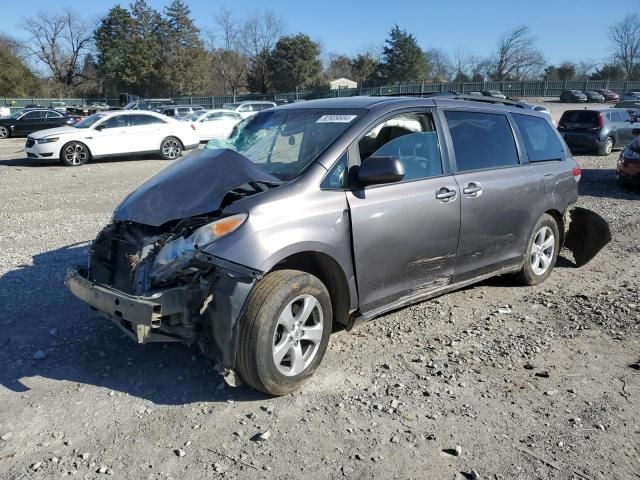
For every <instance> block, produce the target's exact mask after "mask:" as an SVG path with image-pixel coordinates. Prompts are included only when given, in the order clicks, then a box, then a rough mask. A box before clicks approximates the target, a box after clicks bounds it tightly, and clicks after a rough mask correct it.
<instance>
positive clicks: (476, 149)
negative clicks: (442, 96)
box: [444, 111, 519, 172]
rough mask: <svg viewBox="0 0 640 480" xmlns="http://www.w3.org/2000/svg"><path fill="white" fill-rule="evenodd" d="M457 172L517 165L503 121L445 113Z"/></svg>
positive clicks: (480, 115)
mask: <svg viewBox="0 0 640 480" xmlns="http://www.w3.org/2000/svg"><path fill="white" fill-rule="evenodd" d="M444 115H445V118H446V119H447V125H448V126H449V132H451V139H452V140H453V150H454V152H455V155H456V169H457V171H458V172H467V171H471V170H483V169H487V168H501V167H509V166H513V165H518V163H519V162H518V152H517V150H516V144H515V140H514V138H513V132H512V131H511V126H510V125H509V121H508V120H507V117H505V116H504V115H501V114H495V113H482V112H456V111H445V113H444Z"/></svg>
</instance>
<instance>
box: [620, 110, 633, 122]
mask: <svg viewBox="0 0 640 480" xmlns="http://www.w3.org/2000/svg"><path fill="white" fill-rule="evenodd" d="M619 115H620V121H621V122H630V121H631V115H629V112H627V111H626V110H620V112H619Z"/></svg>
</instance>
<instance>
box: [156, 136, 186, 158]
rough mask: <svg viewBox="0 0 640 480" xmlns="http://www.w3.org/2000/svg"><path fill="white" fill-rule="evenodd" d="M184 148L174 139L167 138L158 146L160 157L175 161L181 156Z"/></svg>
mask: <svg viewBox="0 0 640 480" xmlns="http://www.w3.org/2000/svg"><path fill="white" fill-rule="evenodd" d="M183 150H184V146H183V145H182V142H181V141H180V140H178V139H177V138H176V137H167V138H165V139H164V140H162V143H161V144H160V156H161V157H162V158H163V159H164V160H175V159H176V158H178V157H180V155H182V152H183Z"/></svg>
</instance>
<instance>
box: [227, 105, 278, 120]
mask: <svg viewBox="0 0 640 480" xmlns="http://www.w3.org/2000/svg"><path fill="white" fill-rule="evenodd" d="M275 106H276V104H275V103H274V102H267V101H245V102H234V103H225V104H224V105H222V108H223V109H225V110H231V111H234V112H237V113H239V114H240V115H242V118H247V117H250V116H252V115H255V114H256V113H258V112H261V111H262V110H267V109H269V108H273V107H275Z"/></svg>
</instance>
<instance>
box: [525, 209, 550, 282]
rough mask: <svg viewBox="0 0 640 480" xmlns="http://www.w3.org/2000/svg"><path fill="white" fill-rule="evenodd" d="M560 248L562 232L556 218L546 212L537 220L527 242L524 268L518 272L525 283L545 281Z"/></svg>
mask: <svg viewBox="0 0 640 480" xmlns="http://www.w3.org/2000/svg"><path fill="white" fill-rule="evenodd" d="M559 248H560V232H559V231H558V224H557V223H556V221H555V219H554V218H553V217H552V216H551V215H549V214H547V213H545V214H544V215H542V216H541V217H540V218H539V219H538V221H537V222H536V225H535V227H533V230H532V232H531V237H530V238H529V241H528V242H527V249H526V251H525V255H524V259H523V264H522V269H521V270H520V271H519V272H518V273H517V274H516V278H517V280H518V282H519V283H521V284H523V285H538V284H540V283H542V282H544V281H545V280H546V279H547V277H548V276H549V275H551V271H552V270H553V267H554V266H555V264H556V260H557V259H558V250H559Z"/></svg>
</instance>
